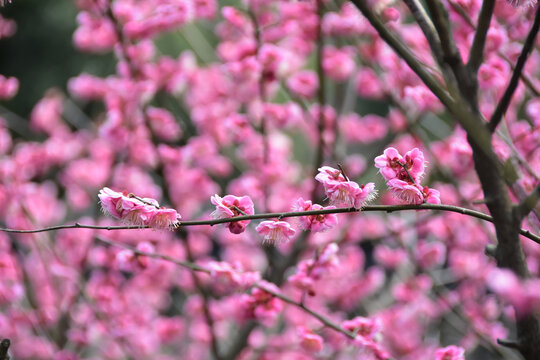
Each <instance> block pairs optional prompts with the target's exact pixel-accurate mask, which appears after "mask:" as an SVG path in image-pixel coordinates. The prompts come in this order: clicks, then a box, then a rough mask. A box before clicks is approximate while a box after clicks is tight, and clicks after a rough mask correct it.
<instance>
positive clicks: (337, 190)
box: [326, 181, 377, 209]
mask: <svg viewBox="0 0 540 360" xmlns="http://www.w3.org/2000/svg"><path fill="white" fill-rule="evenodd" d="M326 196H328V199H329V200H330V203H331V204H334V205H337V206H343V207H354V208H356V209H360V208H362V206H364V205H365V204H366V203H368V202H370V201H372V200H373V199H374V198H375V197H376V196H377V191H376V190H375V184H374V183H367V184H366V185H358V184H357V183H355V182H354V181H344V182H340V183H335V184H333V185H330V186H329V187H328V188H326Z"/></svg>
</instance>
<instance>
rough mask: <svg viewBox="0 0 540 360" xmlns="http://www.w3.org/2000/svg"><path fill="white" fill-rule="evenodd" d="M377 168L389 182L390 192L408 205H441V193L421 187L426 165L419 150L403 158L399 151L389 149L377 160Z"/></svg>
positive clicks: (410, 152)
mask: <svg viewBox="0 0 540 360" xmlns="http://www.w3.org/2000/svg"><path fill="white" fill-rule="evenodd" d="M375 167H376V168H378V169H379V172H380V173H381V175H382V176H383V178H384V179H385V180H386V181H387V182H386V185H388V187H389V188H390V191H392V193H394V195H395V196H396V197H397V198H399V199H401V200H403V201H405V202H406V203H408V204H423V203H425V202H428V203H430V204H440V203H441V200H440V193H439V191H437V190H435V189H431V188H429V187H427V186H424V187H422V186H421V185H420V181H421V180H422V177H423V176H424V169H425V167H426V165H425V160H424V154H423V153H422V151H420V150H419V149H418V148H414V149H412V150H411V151H408V152H407V153H406V154H405V155H404V156H401V154H400V153H399V151H397V150H396V149H395V148H393V147H389V148H387V149H386V150H384V153H383V154H382V155H379V156H377V157H376V158H375Z"/></svg>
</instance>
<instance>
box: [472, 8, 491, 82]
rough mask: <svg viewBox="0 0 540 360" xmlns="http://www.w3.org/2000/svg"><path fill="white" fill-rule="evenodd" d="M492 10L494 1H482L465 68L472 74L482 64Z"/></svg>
mask: <svg viewBox="0 0 540 360" xmlns="http://www.w3.org/2000/svg"><path fill="white" fill-rule="evenodd" d="M494 8H495V0H484V2H483V3H482V9H480V14H479V15H478V26H477V28H476V32H475V33H474V40H473V43H472V45H471V51H470V53H469V61H468V62H467V67H468V68H469V69H470V70H471V71H472V73H473V74H476V73H477V72H478V68H479V67H480V65H481V64H482V62H484V47H485V44H486V37H487V32H488V30H489V24H490V23H491V17H492V15H493V9H494Z"/></svg>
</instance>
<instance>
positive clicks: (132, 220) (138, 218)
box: [98, 187, 182, 229]
mask: <svg viewBox="0 0 540 360" xmlns="http://www.w3.org/2000/svg"><path fill="white" fill-rule="evenodd" d="M98 197H99V200H100V201H101V206H102V209H103V211H104V212H105V213H107V214H109V215H111V216H112V217H114V218H117V219H120V220H122V221H124V222H126V223H128V224H133V225H137V226H149V227H152V228H157V229H171V228H174V227H176V226H178V222H179V220H180V219H181V218H182V217H181V216H180V214H178V213H177V212H176V210H174V209H166V208H163V207H160V206H159V203H158V202H157V201H156V200H154V199H150V198H139V197H137V196H135V195H133V194H131V193H129V194H128V193H127V192H123V193H119V192H116V191H113V190H111V189H109V188H107V187H106V188H103V189H101V191H100V192H99V195H98Z"/></svg>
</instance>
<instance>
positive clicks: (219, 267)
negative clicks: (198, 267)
mask: <svg viewBox="0 0 540 360" xmlns="http://www.w3.org/2000/svg"><path fill="white" fill-rule="evenodd" d="M206 267H207V268H208V269H210V276H211V277H212V279H213V280H214V283H213V286H214V289H215V290H217V291H219V292H221V293H226V292H230V291H231V290H232V291H234V290H239V289H247V288H248V287H250V286H252V285H253V284H254V283H255V282H257V281H259V280H260V279H261V276H260V274H259V273H257V272H244V271H243V270H242V266H241V264H239V263H234V264H230V263H228V262H224V261H222V262H218V261H210V262H209V263H208V264H206Z"/></svg>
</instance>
